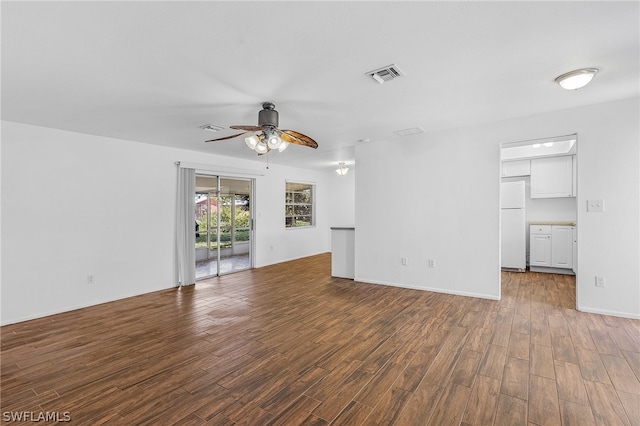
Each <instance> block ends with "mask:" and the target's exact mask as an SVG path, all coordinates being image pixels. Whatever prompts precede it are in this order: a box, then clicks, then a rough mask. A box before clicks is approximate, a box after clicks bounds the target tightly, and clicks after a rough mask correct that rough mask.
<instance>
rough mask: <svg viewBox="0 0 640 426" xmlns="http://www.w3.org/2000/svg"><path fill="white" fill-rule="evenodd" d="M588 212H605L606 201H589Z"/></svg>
mask: <svg viewBox="0 0 640 426" xmlns="http://www.w3.org/2000/svg"><path fill="white" fill-rule="evenodd" d="M587 211H588V212H591V213H601V212H604V200H587Z"/></svg>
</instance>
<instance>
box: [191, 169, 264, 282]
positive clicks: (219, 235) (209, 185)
mask: <svg viewBox="0 0 640 426" xmlns="http://www.w3.org/2000/svg"><path fill="white" fill-rule="evenodd" d="M252 186H253V185H252V180H251V179H238V178H226V177H220V176H202V175H197V176H196V194H195V202H196V224H195V226H196V279H203V278H209V277H213V276H217V275H223V274H228V273H231V272H237V271H242V270H245V269H249V268H251V264H252V262H251V248H252V227H251V224H252V219H251V218H252V215H251V211H252V205H251V198H252Z"/></svg>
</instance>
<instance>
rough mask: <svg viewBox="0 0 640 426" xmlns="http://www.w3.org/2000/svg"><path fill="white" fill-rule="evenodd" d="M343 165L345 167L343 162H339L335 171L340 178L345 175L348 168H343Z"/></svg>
mask: <svg viewBox="0 0 640 426" xmlns="http://www.w3.org/2000/svg"><path fill="white" fill-rule="evenodd" d="M344 165H345V163H344V161H341V162H339V163H338V168H337V169H336V173H337V174H339V175H340V176H344V175H346V174H347V172H348V171H349V168H348V167H345V166H344Z"/></svg>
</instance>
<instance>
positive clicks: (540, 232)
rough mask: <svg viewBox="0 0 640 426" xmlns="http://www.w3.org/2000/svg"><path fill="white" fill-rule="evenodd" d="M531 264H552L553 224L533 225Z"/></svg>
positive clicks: (530, 252)
mask: <svg viewBox="0 0 640 426" xmlns="http://www.w3.org/2000/svg"><path fill="white" fill-rule="evenodd" d="M529 266H547V267H548V266H551V226H550V225H531V227H530V237H529Z"/></svg>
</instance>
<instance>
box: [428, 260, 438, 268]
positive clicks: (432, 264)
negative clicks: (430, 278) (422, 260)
mask: <svg viewBox="0 0 640 426" xmlns="http://www.w3.org/2000/svg"><path fill="white" fill-rule="evenodd" d="M435 267H436V260H435V259H429V268H435Z"/></svg>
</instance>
